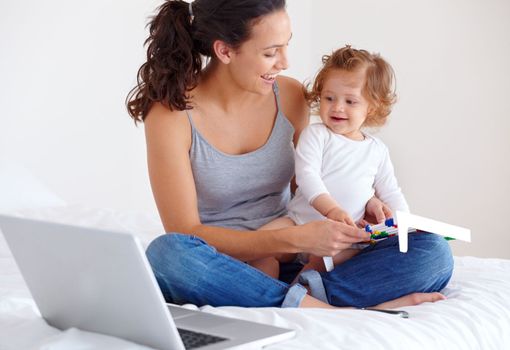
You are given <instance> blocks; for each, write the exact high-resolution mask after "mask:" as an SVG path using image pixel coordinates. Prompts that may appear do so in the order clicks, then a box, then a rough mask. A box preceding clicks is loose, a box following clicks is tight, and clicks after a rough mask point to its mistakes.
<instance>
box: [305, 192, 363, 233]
mask: <svg viewBox="0 0 510 350" xmlns="http://www.w3.org/2000/svg"><path fill="white" fill-rule="evenodd" d="M312 206H313V207H314V208H315V210H317V211H318V212H319V213H321V214H322V215H323V216H325V217H327V218H328V219H331V220H335V221H339V222H343V223H345V224H347V225H351V226H354V227H356V225H355V223H354V221H353V220H352V218H351V216H350V215H349V214H348V213H347V212H346V211H345V210H343V209H342V208H341V207H340V205H338V203H337V202H336V200H335V199H334V198H333V197H332V196H331V195H330V194H328V193H323V194H321V195H319V196H318V197H317V198H315V199H314V200H313V202H312Z"/></svg>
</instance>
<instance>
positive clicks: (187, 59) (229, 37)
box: [126, 0, 285, 123]
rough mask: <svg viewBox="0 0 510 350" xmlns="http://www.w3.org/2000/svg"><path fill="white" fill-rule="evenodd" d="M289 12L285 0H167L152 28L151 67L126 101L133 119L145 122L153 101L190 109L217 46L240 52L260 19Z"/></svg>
mask: <svg viewBox="0 0 510 350" xmlns="http://www.w3.org/2000/svg"><path fill="white" fill-rule="evenodd" d="M284 8H285V0H196V1H194V2H192V3H191V5H190V4H189V3H188V2H184V1H182V0H167V1H165V3H164V4H163V5H161V6H160V7H159V8H158V11H157V14H156V15H155V16H154V17H152V19H151V21H150V22H149V24H148V26H149V37H148V38H147V39H146V40H145V45H147V62H145V63H144V64H143V65H142V66H141V67H140V69H139V70H138V77H137V85H136V86H135V87H134V88H133V89H132V90H131V91H130V92H129V94H128V96H127V98H126V106H127V109H128V112H129V115H130V116H131V118H133V119H134V121H135V123H136V122H142V121H143V120H144V119H145V117H146V116H147V113H148V112H149V109H150V108H151V106H152V104H153V103H154V102H161V103H163V104H164V105H165V106H167V107H168V108H170V109H171V110H185V109H190V108H191V106H190V104H189V98H190V96H189V95H188V94H187V93H188V92H189V91H190V90H192V89H193V88H195V87H196V85H197V82H198V77H199V74H200V72H201V70H202V64H203V62H202V60H203V58H204V57H212V56H213V54H214V53H213V43H214V42H215V41H216V40H222V41H224V42H225V43H227V44H228V45H230V46H231V47H233V48H237V47H239V46H240V45H241V44H242V43H243V42H245V41H246V40H248V39H249V38H250V35H251V28H252V26H253V25H254V24H256V23H257V20H258V19H260V17H262V16H264V15H267V14H270V13H272V12H273V11H277V10H281V9H284Z"/></svg>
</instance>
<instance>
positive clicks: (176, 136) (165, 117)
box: [144, 102, 191, 145]
mask: <svg viewBox="0 0 510 350" xmlns="http://www.w3.org/2000/svg"><path fill="white" fill-rule="evenodd" d="M144 126H145V134H146V138H147V141H149V139H153V138H154V139H158V140H164V139H167V140H168V139H173V140H174V141H175V142H179V143H185V144H186V145H190V144H191V125H190V122H189V119H188V116H187V113H186V111H178V110H171V109H170V108H168V107H167V106H165V105H164V104H162V103H161V102H155V103H154V104H153V105H152V107H151V108H150V110H149V112H148V113H147V116H146V117H145V120H144Z"/></svg>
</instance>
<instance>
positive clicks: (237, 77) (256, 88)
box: [228, 10, 292, 94]
mask: <svg viewBox="0 0 510 350" xmlns="http://www.w3.org/2000/svg"><path fill="white" fill-rule="evenodd" d="M291 36H292V31H291V27H290V19H289V16H288V15H287V12H286V11H285V10H281V11H276V12H273V13H271V14H268V15H266V16H264V17H262V18H261V19H260V21H258V22H257V23H256V24H255V25H254V26H253V27H252V29H251V37H250V39H248V40H247V41H245V42H244V43H243V44H241V46H240V47H239V48H238V49H237V50H235V51H234V52H233V54H232V59H231V62H230V64H229V65H228V69H229V71H230V74H231V77H232V79H233V80H234V81H235V82H236V83H237V85H238V86H240V87H241V88H243V89H244V90H248V91H250V92H255V93H259V94H267V93H269V92H271V91H272V87H273V84H274V82H275V78H276V76H277V75H278V74H279V73H280V72H281V71H282V70H285V69H287V68H288V61H287V46H288V43H289V40H290V38H291Z"/></svg>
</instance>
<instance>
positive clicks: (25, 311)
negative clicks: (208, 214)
mask: <svg viewBox="0 0 510 350" xmlns="http://www.w3.org/2000/svg"><path fill="white" fill-rule="evenodd" d="M16 214H18V215H21V216H26V217H32V218H39V219H45V220H53V221H57V222H62V223H70V224H75V225H84V226H89V227H97V228H103V229H113V230H117V231H119V230H121V231H129V232H132V233H133V234H135V235H137V236H139V237H140V238H141V240H142V242H144V243H145V244H147V243H148V242H149V241H150V240H151V239H152V238H153V237H156V236H157V235H158V234H161V232H162V230H163V229H162V227H161V224H160V223H159V219H158V218H157V217H156V216H152V215H146V214H141V213H127V212H125V213H118V212H114V211H111V210H105V209H89V208H84V207H80V206H64V207H55V208H46V209H37V210H36V209H33V210H23V211H18V212H17V213H16ZM443 292H444V294H445V295H446V296H447V298H448V299H447V300H445V301H441V302H437V303H434V304H430V303H426V304H422V305H419V306H414V307H406V308H404V309H405V310H407V311H408V312H409V313H410V318H409V319H402V318H399V317H396V316H393V315H386V314H382V313H377V312H371V311H360V310H321V309H279V308H249V309H248V308H240V307H217V308H214V307H209V306H206V307H203V308H202V310H203V311H205V312H210V313H214V314H219V315H224V316H230V317H237V318H241V319H247V320H252V321H257V322H261V323H266V324H273V325H277V326H282V327H288V328H292V329H295V330H297V336H296V337H295V338H293V339H291V340H287V341H285V342H281V343H278V344H274V345H271V346H269V347H268V348H269V349H510V260H502V259H480V258H474V257H455V271H454V275H453V278H452V281H451V282H450V284H449V285H448V287H447V288H446V289H445V290H444V291H443ZM187 307H189V308H196V306H194V305H187ZM0 349H1V350H7V349H66V350H72V349H80V350H82V349H110V350H117V349H119V350H121V349H122V350H125V349H146V348H145V347H142V346H139V345H136V344H133V343H129V342H126V341H123V340H121V339H117V338H113V337H107V336H104V335H99V334H94V333H88V332H84V331H81V330H78V329H70V330H66V331H60V330H57V329H55V328H53V327H50V326H49V325H47V324H46V323H45V321H44V320H43V319H42V318H41V317H40V316H39V313H38V310H37V307H36V306H35V304H34V302H33V300H32V299H31V297H30V293H29V291H28V290H27V287H26V285H25V283H24V282H23V279H22V277H21V275H20V273H19V271H18V269H17V267H16V265H15V262H14V260H13V258H12V256H11V254H10V252H9V249H8V248H7V246H6V243H5V241H4V238H3V236H2V235H0Z"/></svg>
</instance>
